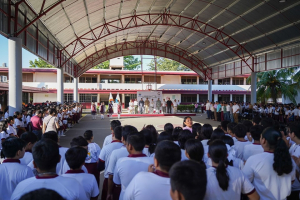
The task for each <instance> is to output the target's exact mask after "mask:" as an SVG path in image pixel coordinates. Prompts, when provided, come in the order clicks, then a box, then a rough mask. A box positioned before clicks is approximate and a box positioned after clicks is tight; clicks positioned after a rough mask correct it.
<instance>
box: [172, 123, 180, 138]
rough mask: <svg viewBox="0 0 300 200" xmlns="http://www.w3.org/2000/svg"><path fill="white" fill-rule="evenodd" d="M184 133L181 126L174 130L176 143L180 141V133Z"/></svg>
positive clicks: (173, 134)
mask: <svg viewBox="0 0 300 200" xmlns="http://www.w3.org/2000/svg"><path fill="white" fill-rule="evenodd" d="M181 131H182V128H181V127H180V126H177V127H175V128H174V130H173V132H172V137H173V140H174V141H178V136H179V133H180V132H181Z"/></svg>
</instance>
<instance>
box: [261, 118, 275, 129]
mask: <svg viewBox="0 0 300 200" xmlns="http://www.w3.org/2000/svg"><path fill="white" fill-rule="evenodd" d="M260 125H262V126H263V127H264V129H266V128H268V127H273V126H274V120H273V119H272V118H264V119H262V120H261V121H260Z"/></svg>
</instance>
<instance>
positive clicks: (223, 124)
mask: <svg viewBox="0 0 300 200" xmlns="http://www.w3.org/2000/svg"><path fill="white" fill-rule="evenodd" d="M229 123H230V121H226V120H224V121H222V122H221V127H222V129H223V130H224V131H227V125H228V124H229Z"/></svg>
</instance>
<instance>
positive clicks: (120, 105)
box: [118, 101, 122, 119]
mask: <svg viewBox="0 0 300 200" xmlns="http://www.w3.org/2000/svg"><path fill="white" fill-rule="evenodd" d="M121 113H122V104H121V101H120V102H119V103H118V119H120V118H121Z"/></svg>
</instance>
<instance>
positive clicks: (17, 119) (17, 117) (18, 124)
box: [14, 111, 26, 137]
mask: <svg viewBox="0 0 300 200" xmlns="http://www.w3.org/2000/svg"><path fill="white" fill-rule="evenodd" d="M14 118H15V124H14V125H15V128H16V129H17V135H18V136H19V137H20V136H21V135H22V133H24V132H25V131H26V129H25V127H24V123H23V121H22V114H21V113H20V112H18V111H17V112H15V115H14Z"/></svg>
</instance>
